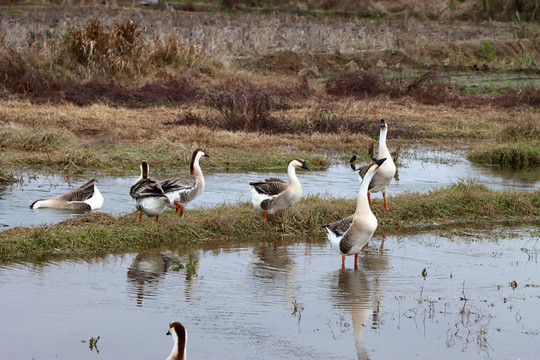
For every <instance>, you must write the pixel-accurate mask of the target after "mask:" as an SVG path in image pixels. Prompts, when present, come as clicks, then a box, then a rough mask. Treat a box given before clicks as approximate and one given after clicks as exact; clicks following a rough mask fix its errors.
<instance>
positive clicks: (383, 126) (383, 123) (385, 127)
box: [380, 119, 388, 131]
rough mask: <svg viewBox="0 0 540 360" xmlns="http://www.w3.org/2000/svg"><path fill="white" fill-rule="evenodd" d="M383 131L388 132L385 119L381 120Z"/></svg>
mask: <svg viewBox="0 0 540 360" xmlns="http://www.w3.org/2000/svg"><path fill="white" fill-rule="evenodd" d="M380 128H381V131H386V130H388V125H387V124H386V121H384V119H381V125H380Z"/></svg>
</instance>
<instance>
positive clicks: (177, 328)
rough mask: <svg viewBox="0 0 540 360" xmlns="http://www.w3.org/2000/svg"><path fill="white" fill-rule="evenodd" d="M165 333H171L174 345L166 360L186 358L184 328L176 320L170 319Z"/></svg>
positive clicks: (182, 359) (185, 334)
mask: <svg viewBox="0 0 540 360" xmlns="http://www.w3.org/2000/svg"><path fill="white" fill-rule="evenodd" d="M167 335H172V337H173V340H174V345H173V348H172V351H171V354H170V355H169V357H168V358H167V360H186V341H187V333H186V328H184V325H182V324H181V323H180V322H178V321H171V323H170V324H169V331H167Z"/></svg>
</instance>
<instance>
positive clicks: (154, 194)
mask: <svg viewBox="0 0 540 360" xmlns="http://www.w3.org/2000/svg"><path fill="white" fill-rule="evenodd" d="M148 173H149V166H148V163H147V162H146V161H142V162H141V176H139V178H138V179H137V180H136V181H135V184H133V186H132V187H131V189H130V190H129V195H131V198H132V199H133V202H134V203H135V207H136V208H137V211H138V212H139V222H141V221H142V214H143V212H144V213H145V214H146V215H147V216H149V217H152V216H155V217H156V222H158V220H159V215H160V214H161V213H162V212H163V211H165V209H166V208H167V206H169V199H168V198H167V196H166V195H165V193H164V192H163V189H162V188H161V186H160V185H159V183H158V182H157V181H154V180H152V179H149V178H148Z"/></svg>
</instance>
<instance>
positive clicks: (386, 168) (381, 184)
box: [367, 119, 396, 210]
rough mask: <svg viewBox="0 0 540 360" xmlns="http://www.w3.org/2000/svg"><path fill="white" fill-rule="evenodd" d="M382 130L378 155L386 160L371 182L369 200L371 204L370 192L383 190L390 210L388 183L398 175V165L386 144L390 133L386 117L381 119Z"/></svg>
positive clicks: (387, 207)
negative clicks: (387, 192) (387, 193)
mask: <svg viewBox="0 0 540 360" xmlns="http://www.w3.org/2000/svg"><path fill="white" fill-rule="evenodd" d="M380 127H381V131H380V134H379V152H378V154H377V156H378V157H379V159H382V158H385V159H386V161H385V162H384V164H382V165H381V167H380V168H379V170H377V173H376V174H375V175H374V176H373V179H372V180H371V183H370V184H369V189H368V194H367V196H368V201H369V204H370V205H371V197H370V195H369V194H370V193H372V194H373V193H377V192H379V191H382V196H383V199H384V205H383V206H384V208H385V210H390V207H389V206H388V204H387V203H386V190H387V189H388V185H390V182H391V181H392V179H393V178H394V176H395V175H396V165H395V164H394V161H392V156H390V151H388V147H387V146H386V135H387V134H388V125H387V124H386V122H385V121H384V119H381V125H380Z"/></svg>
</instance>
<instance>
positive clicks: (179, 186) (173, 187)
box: [161, 175, 198, 193]
mask: <svg viewBox="0 0 540 360" xmlns="http://www.w3.org/2000/svg"><path fill="white" fill-rule="evenodd" d="M197 182H198V181H197V178H196V177H194V176H191V175H189V176H179V177H175V178H172V179H167V180H163V181H162V182H161V187H162V188H163V191H164V192H166V193H168V192H177V191H185V190H190V189H193V188H195V187H196V186H197Z"/></svg>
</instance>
